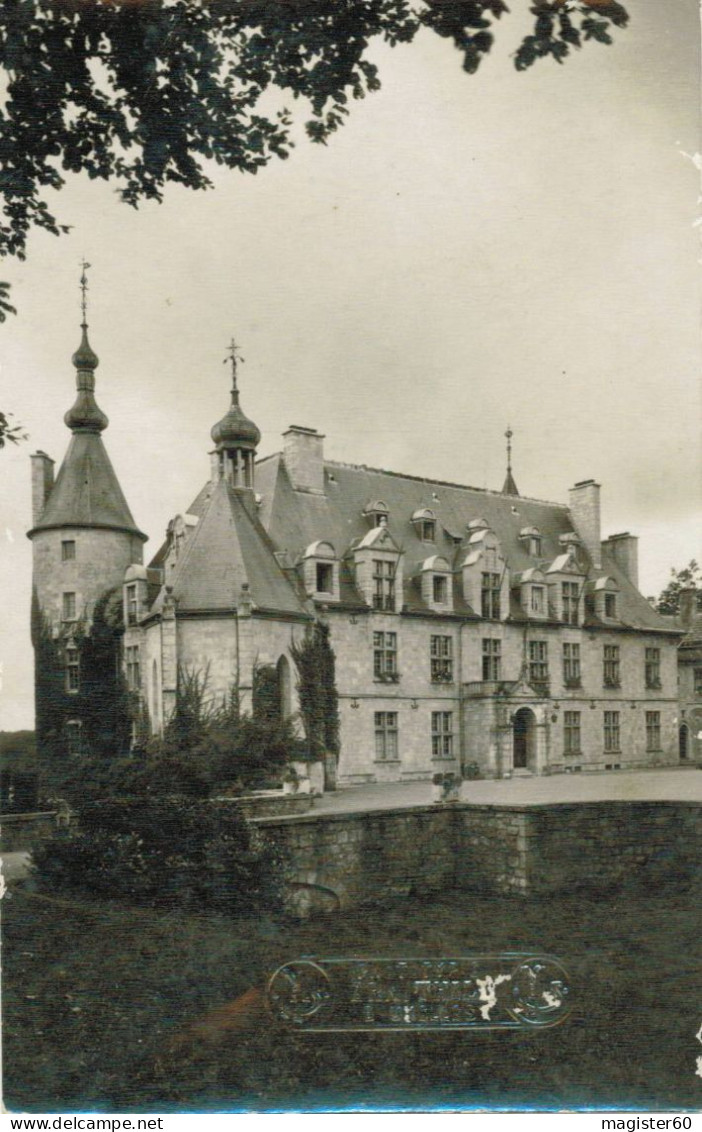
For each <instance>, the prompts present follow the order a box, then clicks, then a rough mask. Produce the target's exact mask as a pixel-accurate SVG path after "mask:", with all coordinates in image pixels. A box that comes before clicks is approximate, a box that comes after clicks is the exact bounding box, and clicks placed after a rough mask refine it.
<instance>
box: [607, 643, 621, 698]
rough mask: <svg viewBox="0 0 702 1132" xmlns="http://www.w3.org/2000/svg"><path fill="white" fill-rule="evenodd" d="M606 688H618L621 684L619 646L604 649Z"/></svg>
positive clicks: (608, 646) (609, 646)
mask: <svg viewBox="0 0 702 1132" xmlns="http://www.w3.org/2000/svg"><path fill="white" fill-rule="evenodd" d="M604 686H605V688H618V687H619V686H620V683H619V645H605V647H604Z"/></svg>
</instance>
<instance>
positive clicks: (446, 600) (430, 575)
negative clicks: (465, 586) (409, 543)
mask: <svg viewBox="0 0 702 1132" xmlns="http://www.w3.org/2000/svg"><path fill="white" fill-rule="evenodd" d="M420 581H421V587H422V601H423V602H424V603H425V605H428V606H429V608H430V609H434V610H436V611H437V612H443V611H445V610H446V609H449V608H451V606H452V605H453V576H452V574H451V567H450V566H449V564H448V562H447V561H446V559H445V558H443V557H442V556H441V555H440V554H434V555H432V557H431V558H427V559H426V560H425V561H424V562H423V563H422V568H421V578H420Z"/></svg>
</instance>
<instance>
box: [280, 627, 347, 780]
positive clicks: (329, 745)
mask: <svg viewBox="0 0 702 1132" xmlns="http://www.w3.org/2000/svg"><path fill="white" fill-rule="evenodd" d="M290 653H291V655H292V658H293V660H294V661H295V667H296V668H297V675H298V681H297V691H298V696H299V700H300V715H301V716H302V723H303V726H304V728H305V735H306V737H307V742H308V745H309V754H310V757H311V758H312V759H314V760H317V759H322V758H323V757H324V752H325V751H328V752H331V753H332V754H333V755H338V754H339V748H340V743H339V696H338V693H337V690H336V658H335V656H334V650H333V649H332V647H331V641H330V633H329V626H328V625H327V624H326V622H324V621H315V623H314V625H312V626H308V628H307V629H306V631H305V635H304V637H303V639H302V641H301V642H300V644H296V643H295V642H294V641H293V643H292V644H291V646H290Z"/></svg>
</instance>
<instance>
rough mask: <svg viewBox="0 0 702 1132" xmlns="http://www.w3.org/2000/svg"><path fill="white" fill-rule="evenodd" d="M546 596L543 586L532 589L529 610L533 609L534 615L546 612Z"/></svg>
mask: <svg viewBox="0 0 702 1132" xmlns="http://www.w3.org/2000/svg"><path fill="white" fill-rule="evenodd" d="M544 596H545V595H544V587H543V586H532V587H531V601H530V603H529V608H530V609H531V612H532V613H543V612H544V609H545V603H544Z"/></svg>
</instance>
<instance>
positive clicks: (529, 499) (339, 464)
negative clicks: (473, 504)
mask: <svg viewBox="0 0 702 1132" xmlns="http://www.w3.org/2000/svg"><path fill="white" fill-rule="evenodd" d="M324 464H325V466H326V465H329V466H330V467H333V468H350V469H352V470H353V471H358V472H374V473H375V474H376V475H382V476H394V477H395V478H396V479H403V480H412V481H413V482H414V483H425V484H428V485H430V486H434V487H453V488H457V489H458V490H459V491H477V492H479V493H480V494H481V495H492V496H497V497H498V498H499V499H520V500H521V501H522V502H523V503H545V504H547V505H548V506H549V507H561V508H562V509H563V510H564V511H568V510H569V507H568V504H567V503H557V502H556V501H555V500H553V499H536V498H535V497H534V496H529V495H519V496H510V495H505V493H504V492H503V491H495V490H494V489H493V488H490V487H474V486H473V485H472V484H467V483H454V482H453V481H451V480H437V479H431V478H430V477H429V476H413V475H412V474H411V472H393V471H390V470H389V469H388V468H373V467H371V466H370V465H369V464H350V463H347V462H345V461H343V460H325V461H324Z"/></svg>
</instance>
